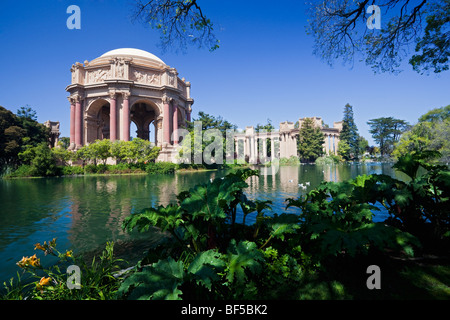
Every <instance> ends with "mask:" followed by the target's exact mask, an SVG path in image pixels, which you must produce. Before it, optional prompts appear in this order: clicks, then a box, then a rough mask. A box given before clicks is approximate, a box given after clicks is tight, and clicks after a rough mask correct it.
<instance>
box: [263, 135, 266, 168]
mask: <svg viewBox="0 0 450 320" xmlns="http://www.w3.org/2000/svg"><path fill="white" fill-rule="evenodd" d="M262 141H263V145H262V149H263V154H262V159H263V161H264V162H267V138H266V137H264V139H262Z"/></svg>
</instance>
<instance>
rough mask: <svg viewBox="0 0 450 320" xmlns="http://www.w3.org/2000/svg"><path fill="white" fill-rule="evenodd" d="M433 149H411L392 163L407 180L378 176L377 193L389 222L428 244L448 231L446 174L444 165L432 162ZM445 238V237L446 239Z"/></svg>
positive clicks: (449, 177)
mask: <svg viewBox="0 0 450 320" xmlns="http://www.w3.org/2000/svg"><path fill="white" fill-rule="evenodd" d="M438 157H440V154H439V153H438V152H436V151H422V152H412V153H410V154H407V155H405V156H402V157H400V159H399V160H398V162H397V163H396V164H395V165H394V168H396V169H397V170H398V171H401V172H403V173H405V174H406V175H407V176H408V177H409V178H410V181H408V182H403V181H399V180H396V179H393V178H391V177H388V176H384V175H380V176H379V190H378V192H379V197H380V198H381V201H380V202H381V203H382V204H383V206H384V207H386V209H387V210H388V211H389V214H390V218H389V223H390V224H392V225H395V226H398V227H400V228H401V229H403V230H407V231H408V232H410V233H412V234H414V235H416V236H418V237H419V238H420V239H421V240H422V241H424V242H426V243H429V244H430V245H433V244H436V243H439V242H441V241H443V240H445V239H446V238H447V236H446V234H448V232H449V231H450V211H449V210H448V207H449V204H450V175H449V170H448V167H447V166H442V165H436V164H432V163H431V162H432V161H431V160H432V159H433V158H438ZM447 241H448V240H447Z"/></svg>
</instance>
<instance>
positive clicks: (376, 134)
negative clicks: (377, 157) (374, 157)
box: [367, 117, 409, 156]
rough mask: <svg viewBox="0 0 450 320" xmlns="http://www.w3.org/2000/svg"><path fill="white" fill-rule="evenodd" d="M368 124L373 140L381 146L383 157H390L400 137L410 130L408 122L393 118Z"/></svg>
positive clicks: (372, 120) (379, 119)
mask: <svg viewBox="0 0 450 320" xmlns="http://www.w3.org/2000/svg"><path fill="white" fill-rule="evenodd" d="M367 124H368V125H369V126H370V130H369V132H370V133H371V134H372V137H373V139H374V140H375V142H376V143H378V145H379V146H380V152H381V156H385V155H390V154H391V153H392V151H393V147H394V144H395V143H396V142H397V141H398V139H399V138H400V135H401V134H402V133H403V132H405V131H406V130H407V129H408V128H409V124H408V123H407V122H406V121H404V120H399V119H395V118H393V117H381V118H377V119H371V120H369V121H368V122H367Z"/></svg>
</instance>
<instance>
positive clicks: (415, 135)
mask: <svg viewBox="0 0 450 320" xmlns="http://www.w3.org/2000/svg"><path fill="white" fill-rule="evenodd" d="M424 150H432V151H438V152H439V153H440V154H441V159H440V160H441V161H442V162H449V161H450V105H448V106H446V107H442V108H435V109H432V110H430V111H429V112H427V113H426V114H424V115H422V116H421V117H420V118H419V121H418V123H417V124H415V125H414V126H412V127H411V128H410V130H408V131H406V132H404V133H403V134H402V136H401V138H400V140H399V141H398V143H397V144H396V145H395V149H394V152H393V153H392V154H393V156H395V157H396V158H399V157H401V156H402V155H405V154H410V153H412V152H421V151H424Z"/></svg>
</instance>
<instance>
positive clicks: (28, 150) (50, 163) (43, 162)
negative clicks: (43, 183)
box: [19, 142, 57, 176]
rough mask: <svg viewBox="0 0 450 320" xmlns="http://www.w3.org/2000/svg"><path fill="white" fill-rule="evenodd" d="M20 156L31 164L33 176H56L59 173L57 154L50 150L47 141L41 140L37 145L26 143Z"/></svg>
mask: <svg viewBox="0 0 450 320" xmlns="http://www.w3.org/2000/svg"><path fill="white" fill-rule="evenodd" d="M23 149H24V150H23V151H22V152H20V153H19V158H20V159H21V160H22V161H23V162H24V163H25V164H27V165H30V166H31V172H30V173H31V174H32V175H33V176H54V175H56V174H57V167H56V159H55V155H54V154H53V153H52V151H51V150H50V147H49V146H48V144H47V142H41V143H39V144H38V145H37V146H33V145H26V146H25V147H24V148H23Z"/></svg>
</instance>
